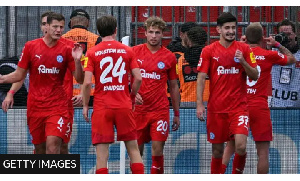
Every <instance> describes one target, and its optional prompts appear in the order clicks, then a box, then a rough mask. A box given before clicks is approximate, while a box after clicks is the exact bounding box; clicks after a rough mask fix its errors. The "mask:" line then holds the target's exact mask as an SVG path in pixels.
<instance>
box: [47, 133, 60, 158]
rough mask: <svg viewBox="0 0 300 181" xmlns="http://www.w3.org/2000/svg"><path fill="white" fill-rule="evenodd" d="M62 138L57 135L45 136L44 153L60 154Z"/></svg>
mask: <svg viewBox="0 0 300 181" xmlns="http://www.w3.org/2000/svg"><path fill="white" fill-rule="evenodd" d="M61 144H62V139H61V138H60V137H58V136H47V139H46V154H60V146H61Z"/></svg>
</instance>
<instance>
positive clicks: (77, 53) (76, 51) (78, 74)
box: [72, 43, 84, 84]
mask: <svg viewBox="0 0 300 181" xmlns="http://www.w3.org/2000/svg"><path fill="white" fill-rule="evenodd" d="M82 52H83V49H82V47H81V46H80V45H79V44H78V43H75V44H74V48H73V49H72V56H73V58H74V61H75V71H74V72H73V76H74V77H75V79H76V81H77V82H78V83H80V84H82V83H83V80H84V74H83V70H82V66H81V62H80V59H81V57H82Z"/></svg>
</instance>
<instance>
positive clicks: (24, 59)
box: [18, 43, 30, 70]
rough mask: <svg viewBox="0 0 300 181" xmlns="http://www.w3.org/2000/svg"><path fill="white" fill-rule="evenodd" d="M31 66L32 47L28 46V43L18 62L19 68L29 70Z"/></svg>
mask: <svg viewBox="0 0 300 181" xmlns="http://www.w3.org/2000/svg"><path fill="white" fill-rule="evenodd" d="M29 64H30V46H29V45H28V43H26V44H25V46H24V47H23V50H22V54H21V56H20V60H19V62H18V66H19V67H21V68H23V69H26V70H27V69H28V67H29Z"/></svg>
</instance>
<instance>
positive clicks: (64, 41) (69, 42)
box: [59, 37, 75, 47]
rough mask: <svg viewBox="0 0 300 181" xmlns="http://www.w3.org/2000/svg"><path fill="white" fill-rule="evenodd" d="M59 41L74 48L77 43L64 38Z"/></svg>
mask: <svg viewBox="0 0 300 181" xmlns="http://www.w3.org/2000/svg"><path fill="white" fill-rule="evenodd" d="M59 41H61V43H63V44H65V45H67V46H70V47H73V46H74V43H75V42H74V41H73V40H70V39H68V38H64V37H61V38H60V39H59Z"/></svg>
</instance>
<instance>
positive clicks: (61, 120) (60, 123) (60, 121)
mask: <svg viewBox="0 0 300 181" xmlns="http://www.w3.org/2000/svg"><path fill="white" fill-rule="evenodd" d="M57 124H59V127H58V126H57V129H59V131H60V132H62V125H63V124H64V120H63V118H62V117H60V119H59V120H58V122H57Z"/></svg>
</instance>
